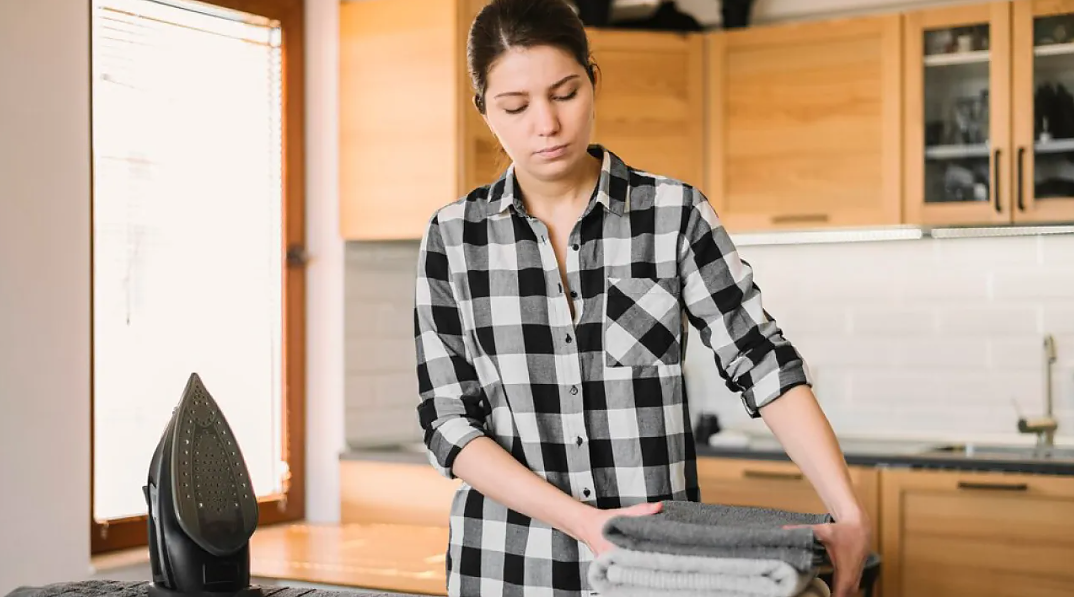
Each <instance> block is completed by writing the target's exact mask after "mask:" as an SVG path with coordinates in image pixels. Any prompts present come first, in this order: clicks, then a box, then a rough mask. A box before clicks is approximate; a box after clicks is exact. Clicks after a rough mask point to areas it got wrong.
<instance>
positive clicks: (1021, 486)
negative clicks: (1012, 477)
mask: <svg viewBox="0 0 1074 597" xmlns="http://www.w3.org/2000/svg"><path fill="white" fill-rule="evenodd" d="M958 488H959V489H996V490H1000V491H1025V490H1027V489H1029V485H1027V484H1025V483H974V482H973V481H959V482H958Z"/></svg>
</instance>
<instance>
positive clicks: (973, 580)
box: [880, 470, 1074, 597]
mask: <svg viewBox="0 0 1074 597" xmlns="http://www.w3.org/2000/svg"><path fill="white" fill-rule="evenodd" d="M880 503H881V504H882V508H883V510H882V514H881V523H880V528H881V536H882V551H881V553H882V554H883V558H884V563H883V572H882V573H881V575H880V580H881V583H882V588H883V592H884V595H885V597H980V596H981V595H989V596H990V597H1023V596H1025V595H1033V596H1034V597H1060V596H1063V597H1069V596H1070V595H1074V568H1072V567H1071V565H1070V564H1071V562H1074V478H1069V477H1050V476H1039V475H1017V474H1004V473H965V472H952V471H913V470H884V471H883V472H882V476H881V499H880Z"/></svg>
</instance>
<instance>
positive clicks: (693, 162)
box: [588, 29, 705, 187]
mask: <svg viewBox="0 0 1074 597" xmlns="http://www.w3.org/2000/svg"><path fill="white" fill-rule="evenodd" d="M588 36H589V41H590V52H591V53H592V54H593V59H594V61H595V62H596V63H597V67H598V69H599V79H598V87H597V100H596V123H595V124H594V127H593V135H594V136H593V139H594V141H596V142H598V143H602V144H603V145H604V146H605V147H607V148H608V149H610V150H611V151H612V152H614V153H615V154H616V155H618V156H619V157H621V158H623V160H624V161H625V162H626V163H627V164H629V165H631V166H633V167H635V168H638V169H641V170H646V171H649V172H652V173H654V174H659V175H663V176H670V177H672V178H677V179H679V180H682V181H685V182H687V183H689V184H692V185H694V186H697V187H700V186H701V185H702V184H703V183H704V174H703V173H704V166H705V162H704V150H705V147H704V132H705V131H704V127H702V126H701V125H702V123H703V122H704V118H705V106H704V93H705V83H704V81H705V71H704V66H703V60H704V38H703V37H702V36H701V35H699V34H693V33H691V34H677V33H666V32H653V31H622V30H612V29H591V30H589V31H588Z"/></svg>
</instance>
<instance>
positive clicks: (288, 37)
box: [89, 0, 306, 554]
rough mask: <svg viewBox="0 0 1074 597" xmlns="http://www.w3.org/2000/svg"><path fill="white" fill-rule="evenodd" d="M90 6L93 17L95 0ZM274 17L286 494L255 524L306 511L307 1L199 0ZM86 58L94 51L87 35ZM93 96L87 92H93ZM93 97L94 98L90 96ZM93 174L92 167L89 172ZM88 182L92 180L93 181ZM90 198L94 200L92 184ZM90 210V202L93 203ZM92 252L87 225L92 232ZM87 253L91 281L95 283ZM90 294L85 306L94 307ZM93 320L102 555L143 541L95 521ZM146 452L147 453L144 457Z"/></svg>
mask: <svg viewBox="0 0 1074 597" xmlns="http://www.w3.org/2000/svg"><path fill="white" fill-rule="evenodd" d="M89 1H90V8H91V14H92V0H89ZM200 1H201V2H205V3H208V4H213V5H216V6H220V7H222V8H228V9H232V10H237V11H242V12H246V13H250V14H256V15H258V16H263V17H267V18H270V19H274V20H276V21H279V23H280V25H281V27H282V29H283V35H284V42H283V57H282V70H283V91H282V96H283V119H282V128H283V145H284V151H283V161H284V163H283V165H282V174H283V204H284V213H283V231H284V239H283V240H284V243H283V246H284V252H285V255H282V257H283V263H284V269H283V272H282V274H283V310H282V313H281V316H282V318H283V335H284V338H283V340H284V344H283V371H284V379H283V380H281V381H282V388H283V409H284V412H283V425H282V428H283V437H282V446H283V454H282V459H283V461H284V462H286V463H287V465H288V476H287V477H286V478H285V479H284V486H283V491H282V492H281V493H279V494H273V495H266V496H261V497H259V498H258V506H259V514H260V515H259V519H258V524H259V525H268V524H274V523H280V522H288V521H296V520H302V519H304V518H305V516H306V268H305V264H304V263H303V262H302V261H303V260H302V259H299V260H298V261H297V262H295V263H292V260H291V259H289V255H287V254H286V253H287V252H288V250H289V248H292V247H294V248H298V249H299V250H301V249H302V248H303V247H305V245H306V208H305V205H306V198H305V194H306V174H305V172H306V168H305V159H306V158H305V129H306V126H305V121H306V118H305V105H306V102H305V70H306V69H305V55H306V51H305V37H306V36H305V0H200ZM90 38H91V42H90V43H91V49H90V52H91V54H90V55H91V56H92V36H90ZM91 98H92V95H91ZM91 101H92V99H91ZM91 177H92V170H91ZM91 180H92V178H91ZM90 201H91V205H92V201H93V188H92V184H91V189H90ZM91 213H92V207H91ZM90 238H91V243H90V247H91V255H92V247H93V243H92V238H93V231H92V224H91V230H90ZM92 263H93V262H92V257H91V259H90V266H91V273H90V284H91V288H92V284H93V282H92V280H93V273H92ZM92 300H93V298H92V293H91V295H90V301H91V302H90V309H91V312H92V308H93V306H92ZM92 338H93V318H92V317H91V318H90V339H91V340H90V342H91V350H90V450H89V454H90V456H89V458H90V551H91V553H92V554H99V553H104V552H109V551H115V550H119V549H129V548H134V547H141V546H145V545H147V535H148V533H147V528H146V518H147V517H146V516H145V515H141V516H131V517H125V518H118V519H111V520H108V521H98V520H95V519H94V517H93V501H94V480H93V477H94V467H93V460H94V430H93V427H94V423H93V410H94V408H93V400H94V397H93V380H94V372H93V363H94V359H93V351H92V341H93V340H92ZM148 457H149V455H148V454H147V455H146V458H147V460H146V462H148Z"/></svg>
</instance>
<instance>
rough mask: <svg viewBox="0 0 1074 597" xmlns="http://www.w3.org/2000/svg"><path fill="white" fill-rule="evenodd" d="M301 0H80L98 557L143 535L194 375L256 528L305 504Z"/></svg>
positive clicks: (292, 515) (296, 514)
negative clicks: (87, 102)
mask: <svg viewBox="0 0 1074 597" xmlns="http://www.w3.org/2000/svg"><path fill="white" fill-rule="evenodd" d="M302 8H303V7H302V2H301V0H282V1H280V0H215V1H213V2H211V3H205V2H194V1H188V0H167V1H165V0H93V17H92V27H93V32H92V51H91V55H92V74H93V83H92V101H93V105H92V119H93V120H92V122H93V135H92V138H93V210H92V214H93V257H92V263H93V390H92V396H93V409H92V420H93V429H92V437H93V450H92V453H93V456H92V471H93V475H92V483H93V485H92V491H91V495H92V506H91V518H92V520H91V528H92V529H93V536H92V546H93V552H94V553H98V552H102V551H109V550H112V549H120V548H126V547H132V546H137V545H144V544H145V541H146V529H145V512H146V504H145V498H144V496H143V494H142V486H143V485H144V484H145V482H146V475H147V473H148V468H149V461H150V458H151V456H152V453H153V450H154V448H155V447H156V444H157V442H158V441H159V439H160V436H161V433H162V432H163V431H164V428H165V426H166V425H167V423H168V419H169V418H170V417H171V413H172V409H173V408H174V407H175V406H176V405H177V404H178V400H179V398H180V395H181V392H182V390H183V388H184V386H185V384H186V380H187V378H188V376H189V375H190V374H191V373H192V372H197V373H198V374H199V375H200V376H201V377H202V379H203V380H204V382H205V384H206V387H207V388H208V390H209V392H210V393H211V394H212V395H213V397H214V398H215V399H216V401H217V402H218V403H219V404H220V407H221V409H222V410H223V411H224V415H225V416H226V417H227V419H228V422H229V423H230V425H231V427H232V429H233V430H234V432H235V435H236V437H237V438H238V440H239V445H240V447H241V448H242V450H243V455H244V457H245V459H246V463H247V466H248V467H249V469H250V475H251V478H252V481H253V484H254V489H255V491H256V493H257V495H258V498H259V501H260V502H261V523H262V524H265V523H271V522H278V521H282V520H295V519H298V518H301V517H302V516H304V491H303V490H304V487H303V484H304V482H305V478H304V474H303V473H304V458H305V450H304V434H303V425H304V420H305V417H304V414H303V413H304V388H305V367H304V354H305V350H304V344H305V330H304V312H305V305H304V293H305V290H304V288H305V284H304V268H303V265H304V264H303V261H302V259H301V246H302V243H303V240H304V221H303V192H302V189H303V185H304V180H303V168H302V159H303V158H302V155H303V151H302V147H303V145H302V139H303V132H302V106H303V101H302V54H303V53H302V33H301V29H302Z"/></svg>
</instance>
